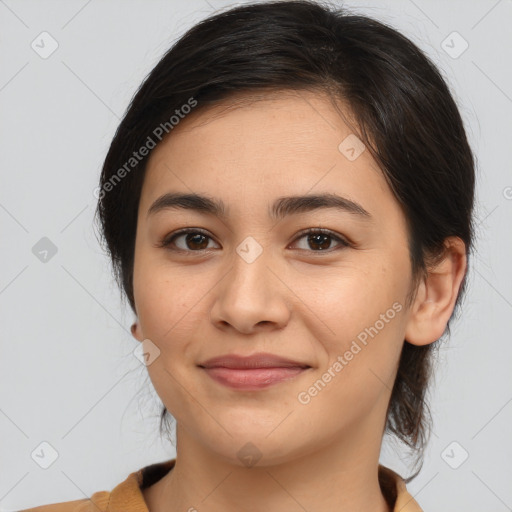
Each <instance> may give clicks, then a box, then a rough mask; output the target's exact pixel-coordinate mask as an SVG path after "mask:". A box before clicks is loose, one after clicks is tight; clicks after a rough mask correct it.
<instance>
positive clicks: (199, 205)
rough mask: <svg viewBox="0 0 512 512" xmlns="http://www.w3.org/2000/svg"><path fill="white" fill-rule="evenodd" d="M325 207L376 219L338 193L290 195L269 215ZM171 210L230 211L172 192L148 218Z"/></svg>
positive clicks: (201, 198) (207, 199)
mask: <svg viewBox="0 0 512 512" xmlns="http://www.w3.org/2000/svg"><path fill="white" fill-rule="evenodd" d="M323 208H335V209H336V210H340V211H343V212H346V213H350V214H352V215H356V216H358V217H359V218H361V219H364V220H369V221H370V220H373V218H372V216H371V215H370V213H369V212H368V211H366V210H365V209H364V208H363V207H362V206H361V205H360V204H359V203H356V202H355V201H352V200H350V199H347V198H346V197H342V196H339V195H336V194H329V193H325V194H310V195H304V196H288V197H280V198H278V199H276V201H275V202H274V204H273V205H272V206H271V208H270V209H269V216H270V217H271V218H272V219H275V220H279V219H282V218H284V217H286V216H287V215H294V214H298V213H304V212H310V211H314V210H319V209H323ZM170 209H183V210H193V211H197V212H200V213H205V214H209V215H214V216H216V217H219V218H221V219H226V218H227V216H228V209H227V208H226V205H225V204H224V202H223V201H222V200H220V199H214V198H210V197H207V196H204V195H200V194H195V193H189V194H184V193H172V192H169V193H167V194H164V195H162V196H160V197H159V198H158V199H156V201H154V203H153V204H152V205H151V206H150V208H149V209H148V212H147V216H148V217H149V216H152V215H155V214H156V213H157V212H160V211H163V210H170Z"/></svg>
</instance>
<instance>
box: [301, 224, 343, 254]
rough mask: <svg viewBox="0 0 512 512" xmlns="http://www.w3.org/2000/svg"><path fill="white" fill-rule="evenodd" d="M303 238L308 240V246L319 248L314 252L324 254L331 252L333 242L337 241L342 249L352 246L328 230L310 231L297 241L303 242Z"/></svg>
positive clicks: (317, 229) (312, 229) (313, 229)
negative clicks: (327, 251)
mask: <svg viewBox="0 0 512 512" xmlns="http://www.w3.org/2000/svg"><path fill="white" fill-rule="evenodd" d="M302 238H306V244H308V245H309V247H317V248H318V250H315V251H313V252H322V251H326V250H329V249H330V247H329V246H330V245H331V241H332V240H336V241H337V242H338V243H339V245H340V246H341V247H348V246H349V245H350V244H349V243H348V242H347V241H346V240H344V239H343V238H341V237H339V236H337V235H335V234H334V233H333V232H332V231H329V230H328V229H319V228H316V229H315V228H311V229H308V230H307V231H305V232H303V233H302V234H301V235H300V236H299V237H297V238H296V239H295V241H297V240H301V239H302ZM305 250H307V249H305Z"/></svg>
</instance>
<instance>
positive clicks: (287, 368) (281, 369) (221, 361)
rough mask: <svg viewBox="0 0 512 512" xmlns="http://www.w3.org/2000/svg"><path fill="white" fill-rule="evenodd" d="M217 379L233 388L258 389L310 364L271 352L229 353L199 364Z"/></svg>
mask: <svg viewBox="0 0 512 512" xmlns="http://www.w3.org/2000/svg"><path fill="white" fill-rule="evenodd" d="M198 367H199V368H201V369H202V370H204V372H205V373H206V374H207V375H208V376H209V377H210V378H211V379H213V380H214V381H216V382H218V383H220V384H223V385H224V386H227V387H230V388H233V389H242V390H258V389H262V388H267V387H269V386H273V385H275V384H278V383H281V382H285V381H289V380H291V379H294V378H296V377H298V376H299V375H301V374H302V373H304V372H306V371H307V370H308V369H310V368H311V366H310V365H308V364H306V363H302V362H299V361H293V360H291V359H288V358H285V357H281V356H277V355H274V354H268V353H258V354H253V355H250V356H241V355H237V354H227V355H223V356H219V357H215V358H212V359H208V360H207V361H205V362H203V363H201V364H199V365H198Z"/></svg>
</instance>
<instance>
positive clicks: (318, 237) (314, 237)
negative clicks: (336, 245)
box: [308, 233, 330, 250]
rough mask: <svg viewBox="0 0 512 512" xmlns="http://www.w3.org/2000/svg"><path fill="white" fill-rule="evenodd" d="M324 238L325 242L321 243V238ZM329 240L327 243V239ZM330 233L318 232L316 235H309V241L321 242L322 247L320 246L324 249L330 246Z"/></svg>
mask: <svg viewBox="0 0 512 512" xmlns="http://www.w3.org/2000/svg"><path fill="white" fill-rule="evenodd" d="M322 238H323V239H324V243H320V242H319V240H321V239H322ZM326 240H327V243H325V241H326ZM328 240H329V235H324V234H321V233H320V234H316V235H309V237H308V241H309V243H313V244H315V243H320V245H321V247H320V250H323V249H328V248H329V245H330V244H329V241H328Z"/></svg>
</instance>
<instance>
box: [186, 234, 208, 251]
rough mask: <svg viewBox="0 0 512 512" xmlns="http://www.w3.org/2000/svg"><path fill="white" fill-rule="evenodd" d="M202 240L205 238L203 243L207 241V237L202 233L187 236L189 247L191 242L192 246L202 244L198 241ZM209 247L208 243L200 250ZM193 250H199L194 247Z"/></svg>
mask: <svg viewBox="0 0 512 512" xmlns="http://www.w3.org/2000/svg"><path fill="white" fill-rule="evenodd" d="M201 238H203V242H204V240H206V237H205V235H202V234H201V233H194V234H189V235H187V245H188V243H189V242H190V241H191V242H192V245H194V244H200V241H199V240H198V239H201ZM207 245H208V242H206V245H205V244H204V243H203V244H202V246H201V247H199V249H205V248H206V246H207ZM203 246H204V247H203ZM189 248H191V247H189ZM193 248H196V249H197V248H198V247H193Z"/></svg>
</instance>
